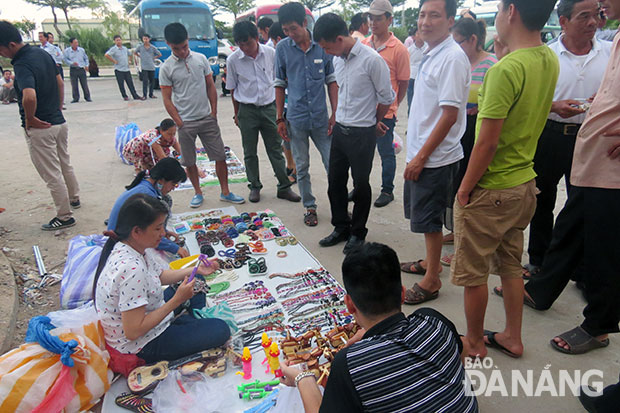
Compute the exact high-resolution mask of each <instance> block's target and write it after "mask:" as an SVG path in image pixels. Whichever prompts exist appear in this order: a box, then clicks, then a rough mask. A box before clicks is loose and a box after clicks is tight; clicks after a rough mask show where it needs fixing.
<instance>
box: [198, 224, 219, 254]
mask: <svg viewBox="0 0 620 413" xmlns="http://www.w3.org/2000/svg"><path fill="white" fill-rule="evenodd" d="M196 242H197V243H198V248H200V253H201V254H204V255H206V256H208V257H209V258H210V257H213V256H214V255H215V249H214V248H213V247H212V246H211V242H210V241H209V240H208V239H207V233H206V232H205V231H203V230H198V231H196Z"/></svg>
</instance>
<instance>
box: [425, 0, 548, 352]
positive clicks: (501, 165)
mask: <svg viewBox="0 0 620 413" xmlns="http://www.w3.org/2000/svg"><path fill="white" fill-rule="evenodd" d="M554 5H555V0H502V1H501V2H500V3H499V4H498V6H497V7H498V13H497V17H496V20H495V24H496V27H497V32H498V39H497V42H496V45H497V48H496V51H497V52H498V56H502V55H504V54H505V56H504V57H503V58H502V60H500V62H499V63H497V64H496V65H495V66H493V67H492V68H491V69H489V71H488V72H487V75H486V76H485V78H484V83H483V84H482V87H481V89H480V92H479V110H480V112H479V114H478V122H477V125H476V144H475V146H474V149H473V151H472V154H471V159H470V161H469V165H468V168H467V172H466V173H465V177H464V178H463V181H462V183H461V186H460V188H459V190H458V192H457V199H456V201H455V203H454V233H455V238H454V244H455V257H454V261H453V265H452V268H451V270H452V282H453V283H454V284H456V285H461V286H464V287H465V316H466V319H467V335H466V336H465V337H464V339H463V341H464V344H465V348H466V349H468V353H469V355H470V356H474V357H475V356H480V357H485V356H486V354H487V350H486V347H485V345H486V346H490V347H495V348H498V349H499V350H501V351H502V352H504V353H505V354H508V355H509V356H511V357H520V356H521V355H522V354H523V343H522V341H521V321H522V312H523V280H522V278H521V273H522V270H521V256H522V254H523V230H524V229H525V228H526V227H527V225H528V224H529V222H530V220H531V219H532V216H533V215H534V211H535V209H536V183H535V180H534V178H535V177H536V173H535V172H534V162H533V159H534V153H535V152H536V145H537V142H538V137H539V136H540V133H541V132H542V130H543V127H544V125H545V122H546V119H547V115H548V114H549V110H550V109H551V102H552V100H553V92H554V89H555V84H556V81H557V78H558V73H559V63H558V59H557V57H556V55H555V53H553V51H551V49H549V48H548V47H547V46H546V45H544V44H543V43H542V42H541V40H540V39H541V38H540V30H541V29H542V28H543V26H544V24H545V22H546V21H547V19H548V18H549V15H550V14H551V11H552V10H553V7H554ZM422 28H423V26H422ZM506 53H507V54H506ZM491 263H493V264H494V265H493V268H491ZM490 271H492V272H493V273H494V274H498V275H499V276H500V277H501V280H502V287H503V293H504V297H505V298H504V306H505V308H506V327H505V329H504V331H502V332H498V333H495V332H490V331H489V332H485V331H484V328H483V325H484V314H485V311H486V305H487V299H488V289H487V279H488V276H489V272H490Z"/></svg>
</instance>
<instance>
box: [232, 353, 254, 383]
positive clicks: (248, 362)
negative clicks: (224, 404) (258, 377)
mask: <svg viewBox="0 0 620 413" xmlns="http://www.w3.org/2000/svg"><path fill="white" fill-rule="evenodd" d="M241 361H242V362H243V372H240V371H238V372H237V373H235V374H238V375H240V376H243V379H244V380H250V379H251V378H252V354H250V349H249V348H247V347H243V355H242V356H241Z"/></svg>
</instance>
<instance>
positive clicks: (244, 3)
mask: <svg viewBox="0 0 620 413" xmlns="http://www.w3.org/2000/svg"><path fill="white" fill-rule="evenodd" d="M209 5H210V6H211V11H212V12H213V14H217V13H230V14H232V15H233V18H234V19H235V20H236V19H237V16H238V15H240V14H241V13H243V12H244V11H247V10H250V9H251V8H252V7H253V6H254V1H253V0H210V2H209Z"/></svg>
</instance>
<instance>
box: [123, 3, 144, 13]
mask: <svg viewBox="0 0 620 413" xmlns="http://www.w3.org/2000/svg"><path fill="white" fill-rule="evenodd" d="M120 2H121V4H122V5H123V9H125V13H127V14H129V13H131V11H132V10H133V9H135V8H136V7H137V6H138V4H139V3H140V0H120Z"/></svg>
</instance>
